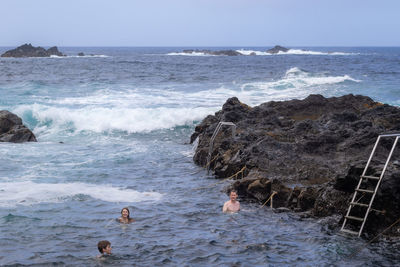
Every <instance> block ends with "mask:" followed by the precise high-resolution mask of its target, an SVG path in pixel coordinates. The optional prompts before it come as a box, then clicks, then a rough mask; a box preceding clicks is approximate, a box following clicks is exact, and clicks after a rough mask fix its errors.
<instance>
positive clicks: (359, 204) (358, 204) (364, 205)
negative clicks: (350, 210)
mask: <svg viewBox="0 0 400 267" xmlns="http://www.w3.org/2000/svg"><path fill="white" fill-rule="evenodd" d="M350 205H353V206H360V207H368V204H363V203H358V202H350Z"/></svg>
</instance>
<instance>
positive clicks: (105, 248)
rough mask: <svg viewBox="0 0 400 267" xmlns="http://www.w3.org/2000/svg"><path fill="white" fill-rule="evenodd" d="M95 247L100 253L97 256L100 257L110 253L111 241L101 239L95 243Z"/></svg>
mask: <svg viewBox="0 0 400 267" xmlns="http://www.w3.org/2000/svg"><path fill="white" fill-rule="evenodd" d="M97 248H98V249H99V252H100V253H101V254H100V255H99V256H98V257H102V256H104V255H111V243H110V241H108V240H102V241H100V242H99V243H97Z"/></svg>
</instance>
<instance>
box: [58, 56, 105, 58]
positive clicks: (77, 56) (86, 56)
mask: <svg viewBox="0 0 400 267" xmlns="http://www.w3.org/2000/svg"><path fill="white" fill-rule="evenodd" d="M84 57H102V58H104V57H109V56H107V55H84V56H61V57H60V56H57V55H51V56H50V58H84Z"/></svg>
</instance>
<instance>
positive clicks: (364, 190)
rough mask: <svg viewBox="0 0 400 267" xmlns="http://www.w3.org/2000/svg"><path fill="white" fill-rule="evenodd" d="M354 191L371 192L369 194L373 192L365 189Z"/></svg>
mask: <svg viewBox="0 0 400 267" xmlns="http://www.w3.org/2000/svg"><path fill="white" fill-rule="evenodd" d="M356 191H358V192H364V193H371V194H373V193H374V191H372V190H367V189H356Z"/></svg>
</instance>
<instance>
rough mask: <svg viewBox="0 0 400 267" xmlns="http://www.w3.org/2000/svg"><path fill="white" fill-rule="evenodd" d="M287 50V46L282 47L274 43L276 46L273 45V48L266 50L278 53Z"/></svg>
mask: <svg viewBox="0 0 400 267" xmlns="http://www.w3.org/2000/svg"><path fill="white" fill-rule="evenodd" d="M287 51H289V49H288V48H286V47H283V46H280V45H276V46H274V47H273V48H271V49H268V50H267V53H270V54H278V53H279V52H287Z"/></svg>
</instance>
